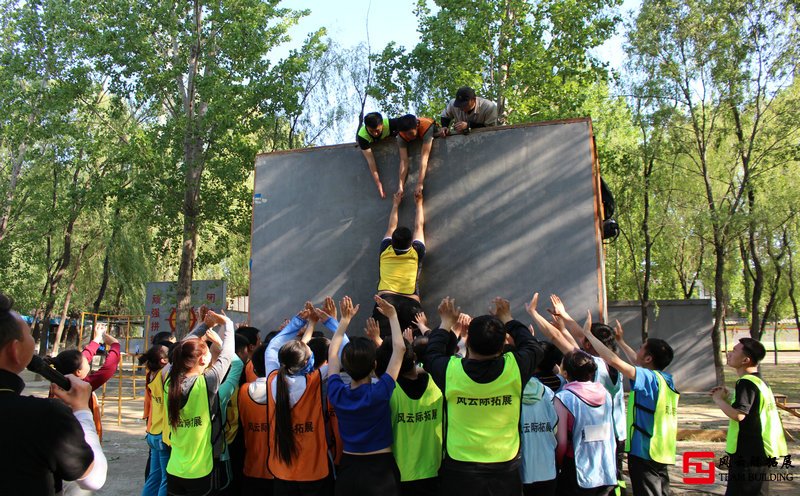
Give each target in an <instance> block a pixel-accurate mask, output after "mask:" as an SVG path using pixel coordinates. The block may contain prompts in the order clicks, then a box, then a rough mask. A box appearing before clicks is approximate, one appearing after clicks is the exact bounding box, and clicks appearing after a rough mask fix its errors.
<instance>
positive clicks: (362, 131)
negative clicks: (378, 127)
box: [351, 117, 391, 143]
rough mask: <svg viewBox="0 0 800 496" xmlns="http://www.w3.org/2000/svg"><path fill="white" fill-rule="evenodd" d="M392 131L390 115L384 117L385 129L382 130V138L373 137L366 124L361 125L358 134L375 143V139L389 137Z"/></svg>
mask: <svg viewBox="0 0 800 496" xmlns="http://www.w3.org/2000/svg"><path fill="white" fill-rule="evenodd" d="M351 129H352V128H351ZM390 132H391V131H390V129H389V118H388V117H384V118H383V130H382V131H381V137H380V138H373V137H372V135H371V134H369V133H368V132H367V126H365V125H364V124H362V125H361V127H360V128H359V129H358V136H359V137H361V138H364V139H365V140H367V142H369V143H374V142H375V141H378V140H382V139H384V138H387V137H388V136H389V133H390Z"/></svg>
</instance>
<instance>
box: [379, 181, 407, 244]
mask: <svg viewBox="0 0 800 496" xmlns="http://www.w3.org/2000/svg"><path fill="white" fill-rule="evenodd" d="M401 201H403V193H402V192H397V193H395V194H394V195H392V211H391V212H389V226H388V227H387V228H386V234H384V235H383V237H384V239H386V238H391V237H392V233H393V232H394V230H395V229H397V211H398V210H399V209H400V202H401Z"/></svg>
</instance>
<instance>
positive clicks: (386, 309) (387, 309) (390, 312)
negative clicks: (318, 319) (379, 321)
mask: <svg viewBox="0 0 800 496" xmlns="http://www.w3.org/2000/svg"><path fill="white" fill-rule="evenodd" d="M375 303H377V304H378V311H379V312H380V313H382V314H383V315H385V316H386V317H388V318H392V317H394V316H396V315H397V310H395V308H394V305H392V304H391V303H389V302H388V301H386V300H384V299H383V298H381V297H380V296H378V295H375ZM342 314H344V312H342Z"/></svg>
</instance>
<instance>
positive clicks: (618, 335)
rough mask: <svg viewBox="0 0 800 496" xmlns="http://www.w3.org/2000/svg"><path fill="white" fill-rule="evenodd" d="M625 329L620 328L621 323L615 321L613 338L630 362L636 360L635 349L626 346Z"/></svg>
mask: <svg viewBox="0 0 800 496" xmlns="http://www.w3.org/2000/svg"><path fill="white" fill-rule="evenodd" d="M624 336H625V331H624V330H623V329H622V324H620V323H619V320H618V321H617V325H616V326H615V327H614V339H616V340H617V346H619V347H620V348H622V351H623V352H625V356H626V357H628V360H630V361H631V362H635V361H636V351H635V350H634V349H633V348H631V347H630V346H628V343H626V342H625V338H624Z"/></svg>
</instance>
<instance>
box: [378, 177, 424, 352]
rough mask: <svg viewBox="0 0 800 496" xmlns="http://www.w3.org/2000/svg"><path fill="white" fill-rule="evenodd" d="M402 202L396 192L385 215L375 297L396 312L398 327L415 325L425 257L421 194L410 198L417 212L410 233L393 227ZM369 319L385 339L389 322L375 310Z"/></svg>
mask: <svg viewBox="0 0 800 496" xmlns="http://www.w3.org/2000/svg"><path fill="white" fill-rule="evenodd" d="M402 200H403V193H402V192H399V191H398V192H397V193H395V194H394V196H393V197H392V211H391V212H390V213H389V226H388V228H387V229H386V234H384V236H383V241H381V248H380V280H379V281H378V294H379V295H380V296H381V297H382V298H383V299H384V300H386V301H388V302H389V303H391V304H392V305H393V306H394V307H395V309H397V318H398V320H400V327H401V328H402V329H405V328H406V327H409V326H412V325H415V324H413V322H414V319H415V318H416V315H417V313H418V312H421V311H422V306H421V305H420V299H419V273H420V267H421V265H422V258H423V257H424V256H425V232H424V229H423V227H424V224H425V212H424V209H423V206H422V191H418V192H417V193H416V194H415V195H414V201H415V203H416V207H417V213H416V217H415V220H414V232H413V233H412V232H411V230H410V229H409V228H407V227H404V226H401V227H397V219H398V210H399V208H400V202H402ZM372 318H374V319H375V320H377V321H378V324H379V325H380V328H381V336H388V335H389V334H390V333H391V330H390V329H389V319H388V318H386V317H385V316H384V315H383V314H382V313H381V312H379V311H378V306H377V305H375V308H374V309H373V310H372Z"/></svg>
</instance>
